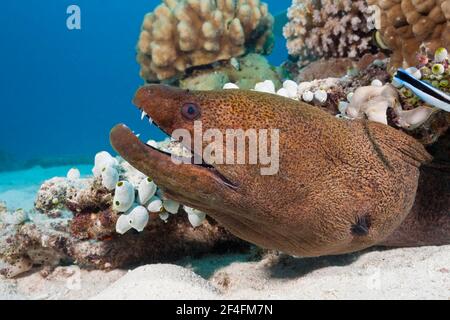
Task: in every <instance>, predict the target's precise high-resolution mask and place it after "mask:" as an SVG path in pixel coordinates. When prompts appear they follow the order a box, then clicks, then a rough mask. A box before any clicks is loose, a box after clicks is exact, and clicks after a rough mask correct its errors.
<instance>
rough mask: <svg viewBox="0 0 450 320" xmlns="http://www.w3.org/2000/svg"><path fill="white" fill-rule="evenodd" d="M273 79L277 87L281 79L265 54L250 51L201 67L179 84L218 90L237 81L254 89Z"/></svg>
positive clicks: (244, 87) (242, 87)
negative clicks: (205, 67)
mask: <svg viewBox="0 0 450 320" xmlns="http://www.w3.org/2000/svg"><path fill="white" fill-rule="evenodd" d="M264 80H271V81H273V82H274V83H275V86H276V87H277V88H279V87H281V81H280V77H279V75H278V73H277V72H276V70H275V69H274V68H273V67H272V66H271V65H270V64H269V63H268V62H267V59H266V58H264V57H263V56H261V55H259V54H255V53H250V54H247V55H245V56H242V57H238V58H232V59H230V60H229V61H224V62H221V63H218V64H215V65H214V66H211V67H210V68H207V69H199V70H196V71H194V72H193V73H192V74H190V75H188V76H187V77H186V78H184V79H181V80H180V82H179V86H180V87H181V88H183V89H190V90H218V89H222V87H223V86H224V85H225V83H228V82H232V83H236V84H237V85H238V86H239V87H240V88H241V89H252V88H254V86H255V84H256V83H258V82H262V81H264Z"/></svg>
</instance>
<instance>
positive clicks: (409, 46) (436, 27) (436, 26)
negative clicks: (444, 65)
mask: <svg viewBox="0 0 450 320" xmlns="http://www.w3.org/2000/svg"><path fill="white" fill-rule="evenodd" d="M368 3H369V4H371V5H376V7H377V8H378V10H377V15H376V16H377V29H379V31H380V35H381V38H382V41H383V42H384V43H385V44H386V46H388V47H389V48H390V49H391V50H392V51H393V54H392V56H391V65H392V66H393V67H400V66H405V64H406V66H412V65H415V64H416V53H417V52H418V50H419V47H420V46H421V44H424V45H425V46H426V47H427V48H429V49H430V50H431V51H434V50H436V49H437V48H439V47H449V46H450V0H368Z"/></svg>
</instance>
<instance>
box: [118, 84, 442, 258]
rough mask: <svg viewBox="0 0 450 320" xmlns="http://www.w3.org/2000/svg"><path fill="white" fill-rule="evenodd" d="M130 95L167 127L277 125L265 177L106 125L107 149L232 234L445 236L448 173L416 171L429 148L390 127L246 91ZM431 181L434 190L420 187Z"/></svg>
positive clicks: (313, 245) (304, 252) (341, 249)
mask: <svg viewBox="0 0 450 320" xmlns="http://www.w3.org/2000/svg"><path fill="white" fill-rule="evenodd" d="M134 103H135V104H136V105H137V106H138V107H139V108H140V109H142V110H144V111H145V112H146V113H147V114H148V115H149V116H150V117H151V118H153V120H154V122H155V123H156V125H157V126H158V127H160V128H161V129H162V130H163V131H165V132H166V133H168V134H169V135H170V134H172V133H173V131H174V130H175V129H178V128H184V129H187V130H189V131H190V132H191V133H192V134H193V123H194V118H195V119H197V120H200V121H202V126H203V130H206V129H209V128H217V129H219V130H221V131H223V132H225V130H226V129H244V130H247V129H271V128H274V129H279V130H280V138H279V150H280V167H279V171H278V173H277V174H275V175H267V176H263V175H261V174H260V167H261V165H259V164H258V165H249V164H246V165H239V164H235V165H226V164H213V165H206V164H201V165H197V164H183V165H176V164H174V163H173V162H172V161H171V157H170V155H168V154H165V153H163V152H160V151H158V150H157V149H154V148H152V147H150V146H148V145H146V144H144V143H142V142H141V141H139V139H138V138H137V137H136V136H135V135H134V134H133V133H132V132H131V131H130V129H128V128H127V127H126V126H124V125H117V126H116V127H115V128H113V129H112V131H111V135H110V138H111V143H112V145H113V147H114V149H115V150H116V151H117V152H118V153H119V154H120V155H121V156H122V157H124V158H125V159H126V160H127V161H129V162H130V163H131V164H132V165H133V166H134V167H136V168H137V169H139V170H140V171H142V172H143V173H145V174H147V175H148V176H151V177H153V179H154V180H155V182H156V183H157V185H158V186H159V187H160V188H161V189H162V190H163V191H164V192H165V194H166V195H167V196H168V197H170V198H172V199H174V200H177V201H179V202H181V203H183V204H186V205H189V206H191V207H194V208H197V209H199V210H202V211H204V212H206V213H208V214H209V215H210V216H211V217H212V218H214V219H215V220H217V221H218V222H219V223H220V224H222V225H223V226H224V227H226V228H227V229H228V230H229V231H231V232H232V233H233V234H235V235H236V236H238V237H240V238H242V239H244V240H247V241H249V242H252V243H255V244H257V245H259V246H262V247H265V248H270V249H277V250H280V251H283V252H285V253H288V254H292V255H298V256H320V255H331V254H341V253H347V252H353V251H357V250H361V249H364V248H367V247H370V246H373V245H376V244H383V243H384V244H386V245H400V246H405V245H420V244H441V243H446V242H450V216H449V212H448V209H449V208H450V206H449V205H450V201H449V199H450V196H449V194H450V187H449V183H448V181H449V180H448V179H447V177H448V176H446V178H445V181H446V182H444V183H442V181H444V178H442V175H441V174H431V175H426V176H422V174H421V173H420V172H421V167H423V166H424V165H425V164H426V163H428V162H430V161H431V160H432V159H431V156H430V155H429V154H428V152H427V151H426V150H425V149H424V147H423V146H422V145H421V144H420V143H418V142H417V141H416V140H415V139H413V138H412V137H410V136H408V135H406V134H404V133H402V132H401V131H398V130H396V129H394V128H391V127H388V126H386V125H383V124H379V123H375V122H367V121H359V120H355V121H346V120H341V119H337V118H335V117H333V116H331V115H329V114H327V113H325V112H324V111H322V110H320V109H319V108H315V107H312V106H310V105H307V104H305V103H302V102H297V101H294V100H290V99H287V98H283V97H280V96H276V95H272V94H266V93H259V92H253V91H243V90H224V91H208V92H206V91H203V92H194V91H188V90H181V89H178V88H173V87H168V86H164V85H149V86H145V87H142V88H140V89H139V90H138V92H137V93H136V96H135V99H134ZM186 105H189V106H191V107H193V108H194V109H193V110H190V111H193V115H194V117H193V116H192V114H191V115H189V114H186V112H185V109H186V107H185V106H186ZM205 144H206V143H205ZM189 147H190V146H189ZM419 177H420V181H421V182H422V185H421V186H420V189H419V190H421V192H422V194H421V195H420V197H417V198H419V200H420V201H419V202H420V203H416V204H415V199H416V191H417V189H418V184H419ZM436 179H437V180H439V181H441V182H439V183H436V182H435V180H436ZM430 181H431V183H432V184H434V186H433V185H432V186H427V185H426V184H427V183H429V182H430ZM433 190H436V191H438V192H440V194H441V195H442V197H443V199H444V200H442V198H440V197H439V196H433V197H427V193H430V192H431V191H433ZM428 200H429V201H431V202H432V203H430V202H428ZM433 201H434V202H433ZM430 206H431V208H433V209H432V210H433V212H431V213H430V209H429V208H428V207H430ZM424 208H425V209H424ZM422 212H423V213H422ZM436 230H439V232H438V233H436ZM433 234H434V235H433Z"/></svg>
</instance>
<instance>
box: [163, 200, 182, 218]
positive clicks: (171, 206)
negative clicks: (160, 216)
mask: <svg viewBox="0 0 450 320" xmlns="http://www.w3.org/2000/svg"><path fill="white" fill-rule="evenodd" d="M163 207H164V209H165V210H166V211H167V212H169V213H171V214H176V213H178V209H179V208H180V203H178V202H176V201H175V200H171V199H165V200H164V201H163Z"/></svg>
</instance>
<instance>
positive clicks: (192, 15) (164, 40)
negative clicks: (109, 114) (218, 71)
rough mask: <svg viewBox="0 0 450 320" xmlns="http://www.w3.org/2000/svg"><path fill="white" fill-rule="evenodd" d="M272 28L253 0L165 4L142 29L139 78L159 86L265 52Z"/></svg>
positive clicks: (270, 19) (170, 1)
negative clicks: (194, 69) (248, 54)
mask: <svg viewBox="0 0 450 320" xmlns="http://www.w3.org/2000/svg"><path fill="white" fill-rule="evenodd" d="M272 25H273V17H272V15H271V14H270V13H269V11H268V6H267V4H265V3H263V2H260V1H259V0H239V1H233V0H165V1H164V2H163V3H162V4H161V5H159V6H158V7H157V8H156V9H155V10H154V11H153V12H151V13H148V14H147V15H146V16H145V18H144V22H143V24H142V31H141V34H140V37H139V42H138V57H137V59H138V62H139V63H140V65H141V77H142V78H144V79H145V80H146V81H148V82H154V81H161V80H165V79H169V78H173V77H176V76H181V75H183V74H184V73H185V72H186V70H187V69H189V68H191V67H198V66H204V65H209V64H212V63H214V62H217V61H221V60H229V59H230V58H232V57H237V56H240V55H242V54H244V53H246V52H248V51H253V52H257V53H263V54H265V53H268V52H270V51H271V48H272V42H273V35H272Z"/></svg>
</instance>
